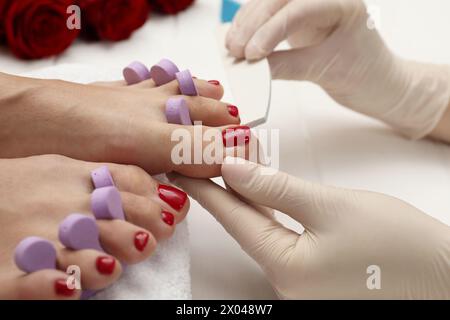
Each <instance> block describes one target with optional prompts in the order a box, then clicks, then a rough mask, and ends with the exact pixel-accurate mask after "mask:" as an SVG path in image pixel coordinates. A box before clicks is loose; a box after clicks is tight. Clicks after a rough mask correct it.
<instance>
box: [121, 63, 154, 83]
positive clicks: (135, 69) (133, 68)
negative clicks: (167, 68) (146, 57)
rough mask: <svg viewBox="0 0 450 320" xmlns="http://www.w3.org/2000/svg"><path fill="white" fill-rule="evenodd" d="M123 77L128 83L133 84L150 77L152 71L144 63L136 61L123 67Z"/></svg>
mask: <svg viewBox="0 0 450 320" xmlns="http://www.w3.org/2000/svg"><path fill="white" fill-rule="evenodd" d="M123 77H124V79H125V81H126V82H127V84H128V85H132V84H136V83H139V82H142V81H145V80H148V79H150V71H149V70H148V68H147V67H146V66H145V65H144V64H143V63H141V62H139V61H134V62H132V63H130V64H129V65H128V66H127V67H126V68H125V69H123Z"/></svg>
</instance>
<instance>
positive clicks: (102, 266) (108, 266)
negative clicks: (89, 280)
mask: <svg viewBox="0 0 450 320" xmlns="http://www.w3.org/2000/svg"><path fill="white" fill-rule="evenodd" d="M96 265H97V270H98V272H100V273H101V274H112V273H113V272H114V268H115V267H116V259H114V258H113V257H108V256H103V257H98V258H97V263H96Z"/></svg>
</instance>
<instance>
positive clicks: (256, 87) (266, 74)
mask: <svg viewBox="0 0 450 320" xmlns="http://www.w3.org/2000/svg"><path fill="white" fill-rule="evenodd" d="M229 27H230V24H223V25H221V26H220V28H219V29H218V31H217V34H216V35H217V41H218V48H219V53H220V57H221V59H222V62H223V66H224V69H225V73H226V75H227V80H228V83H227V84H228V86H229V88H230V90H231V94H232V96H233V98H234V100H233V102H234V104H236V105H237V106H238V107H239V110H240V117H241V120H242V124H245V125H247V126H249V127H251V128H253V127H256V126H259V125H262V124H264V123H266V122H267V119H268V116H269V110H270V100H271V91H272V75H271V72H270V66H269V62H268V61H267V59H263V60H260V61H256V62H247V61H243V60H236V59H235V58H234V57H232V56H230V55H229V53H228V50H227V49H226V47H225V39H226V35H227V32H228V29H229Z"/></svg>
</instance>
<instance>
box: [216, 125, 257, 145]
mask: <svg viewBox="0 0 450 320" xmlns="http://www.w3.org/2000/svg"><path fill="white" fill-rule="evenodd" d="M250 136H251V131H250V128H249V127H247V126H239V127H235V128H229V129H225V130H223V131H222V137H223V145H224V146H225V147H226V148H230V147H237V146H241V145H243V144H248V142H249V141H250Z"/></svg>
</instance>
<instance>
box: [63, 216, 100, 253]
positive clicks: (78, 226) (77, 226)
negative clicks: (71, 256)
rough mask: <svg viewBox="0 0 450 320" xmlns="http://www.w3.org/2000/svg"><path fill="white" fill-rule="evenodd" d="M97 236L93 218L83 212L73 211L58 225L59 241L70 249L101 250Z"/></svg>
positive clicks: (97, 232)
mask: <svg viewBox="0 0 450 320" xmlns="http://www.w3.org/2000/svg"><path fill="white" fill-rule="evenodd" d="M99 236H100V234H99V231H98V227H97V223H96V222H95V219H94V218H93V217H89V216H86V215H83V214H79V213H73V214H71V215H70V216H68V217H67V218H66V219H64V220H63V222H61V224H60V225H59V241H61V243H62V244H63V245H64V246H66V247H67V248H70V249H72V250H83V249H94V250H98V251H103V248H102V247H101V245H100V242H99Z"/></svg>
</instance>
